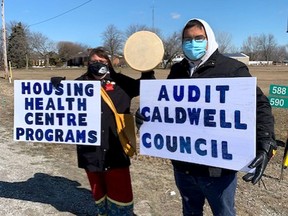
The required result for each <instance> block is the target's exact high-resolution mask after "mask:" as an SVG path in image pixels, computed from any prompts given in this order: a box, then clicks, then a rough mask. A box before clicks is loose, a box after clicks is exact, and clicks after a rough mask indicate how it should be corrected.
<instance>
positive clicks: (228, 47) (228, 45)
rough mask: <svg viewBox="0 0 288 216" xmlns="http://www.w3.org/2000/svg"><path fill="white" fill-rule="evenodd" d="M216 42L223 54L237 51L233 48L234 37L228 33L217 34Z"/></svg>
mask: <svg viewBox="0 0 288 216" xmlns="http://www.w3.org/2000/svg"><path fill="white" fill-rule="evenodd" d="M215 37H216V41H217V43H218V49H219V52H221V53H228V52H231V51H232V50H233V49H235V48H234V47H233V46H232V35H231V34H229V33H227V32H216V33H215Z"/></svg>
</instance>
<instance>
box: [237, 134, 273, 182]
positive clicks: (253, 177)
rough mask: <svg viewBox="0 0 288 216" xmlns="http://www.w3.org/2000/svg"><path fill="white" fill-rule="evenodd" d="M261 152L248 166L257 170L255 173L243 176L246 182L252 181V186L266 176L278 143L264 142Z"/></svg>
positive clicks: (260, 146)
mask: <svg viewBox="0 0 288 216" xmlns="http://www.w3.org/2000/svg"><path fill="white" fill-rule="evenodd" d="M259 148H260V149H259V150H258V151H257V153H256V157H255V159H254V160H253V161H252V163H251V164H250V165H249V166H248V167H249V168H251V169H253V168H255V172H254V173H247V174H246V175H244V176H243V178H242V179H243V180H244V181H246V182H249V181H251V182H252V184H254V185H255V184H256V183H257V182H258V181H259V180H260V179H261V177H262V176H263V174H264V171H265V169H266V167H267V164H268V162H269V160H270V159H271V157H272V155H273V150H276V149H277V145H276V142H275V141H274V140H273V139H269V140H263V141H262V142H261V143H260V145H259Z"/></svg>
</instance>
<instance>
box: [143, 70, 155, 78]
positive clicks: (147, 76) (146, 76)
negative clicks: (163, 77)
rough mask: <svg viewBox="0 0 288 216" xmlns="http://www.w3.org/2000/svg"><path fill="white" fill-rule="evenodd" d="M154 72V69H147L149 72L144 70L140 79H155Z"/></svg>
mask: <svg viewBox="0 0 288 216" xmlns="http://www.w3.org/2000/svg"><path fill="white" fill-rule="evenodd" d="M154 74H155V73H154V71H153V70H151V71H147V72H142V73H141V77H140V79H155V76H154Z"/></svg>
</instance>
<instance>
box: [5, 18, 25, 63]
mask: <svg viewBox="0 0 288 216" xmlns="http://www.w3.org/2000/svg"><path fill="white" fill-rule="evenodd" d="M27 51H28V42H27V37H26V34H25V31H24V28H23V26H22V24H21V22H19V23H18V24H16V25H15V26H13V27H12V32H11V34H10V36H9V37H8V49H7V57H8V61H10V62H11V65H12V67H17V68H23V67H25V65H26V55H27Z"/></svg>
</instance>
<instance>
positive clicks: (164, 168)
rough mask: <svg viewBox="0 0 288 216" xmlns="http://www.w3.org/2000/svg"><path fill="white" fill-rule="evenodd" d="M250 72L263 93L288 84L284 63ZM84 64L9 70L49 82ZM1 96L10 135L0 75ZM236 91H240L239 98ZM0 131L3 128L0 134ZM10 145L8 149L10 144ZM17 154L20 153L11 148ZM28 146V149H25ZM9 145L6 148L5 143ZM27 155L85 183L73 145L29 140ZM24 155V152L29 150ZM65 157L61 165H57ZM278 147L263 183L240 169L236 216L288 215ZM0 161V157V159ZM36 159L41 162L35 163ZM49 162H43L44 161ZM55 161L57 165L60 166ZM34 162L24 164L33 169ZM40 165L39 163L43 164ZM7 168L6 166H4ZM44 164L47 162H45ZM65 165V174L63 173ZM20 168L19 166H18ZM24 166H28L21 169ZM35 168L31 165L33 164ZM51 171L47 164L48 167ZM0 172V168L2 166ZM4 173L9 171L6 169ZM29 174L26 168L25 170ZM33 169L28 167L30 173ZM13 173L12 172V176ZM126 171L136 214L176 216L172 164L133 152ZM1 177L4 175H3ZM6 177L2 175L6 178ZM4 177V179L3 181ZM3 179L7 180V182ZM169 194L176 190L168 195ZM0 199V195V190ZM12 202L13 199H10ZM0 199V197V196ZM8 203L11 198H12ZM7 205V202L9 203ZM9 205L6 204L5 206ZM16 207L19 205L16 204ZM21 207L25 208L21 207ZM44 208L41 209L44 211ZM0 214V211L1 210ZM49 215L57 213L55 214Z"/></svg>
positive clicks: (163, 73) (9, 105)
mask: <svg viewBox="0 0 288 216" xmlns="http://www.w3.org/2000/svg"><path fill="white" fill-rule="evenodd" d="M249 69H250V72H251V74H252V76H255V77H257V84H258V86H259V87H260V88H261V89H262V90H263V92H264V93H265V94H266V95H268V93H269V86H270V85H271V84H278V85H286V86H287V85H288V67H287V66H267V67H266V66H263V67H259V66H258V67H256V66H255V67H250V68H249ZM85 70H86V69H85V68H65V69H64V68H63V69H59V68H51V69H50V68H49V69H46V68H42V69H30V70H16V69H15V70H13V79H15V80H16V79H17V80H22V79H24V80H49V79H50V77H53V76H65V77H66V78H67V80H74V79H75V78H77V77H79V76H80V75H81V74H83V73H84V72H85ZM117 71H121V73H124V74H126V75H128V76H131V77H133V78H139V77H140V73H139V72H137V71H134V70H132V69H130V68H121V69H117ZM168 73H169V70H163V69H156V70H155V75H156V78H157V79H166V77H167V75H168ZM0 89H1V92H0V96H1V101H2V103H1V109H0V112H1V116H0V120H1V127H3V128H4V129H5V134H8V135H9V136H11V138H10V139H12V129H13V121H12V119H13V84H12V83H11V84H10V83H9V82H8V80H4V79H0ZM240 94H241V92H239V96H240ZM138 106H139V98H135V99H134V100H133V103H132V112H134V111H135V110H136V108H138ZM273 115H274V117H275V134H276V138H277V139H280V140H283V141H284V140H286V136H287V130H288V110H287V109H279V108H273ZM2 133H4V132H2ZM1 146H2V149H3V148H5V149H6V148H7V146H5V143H4V142H2V144H1ZM10 148H11V147H10ZM13 148H15V149H16V150H17V152H19V151H22V150H19V149H17V148H18V147H13ZM27 148H30V149H29V150H28V149H27ZM8 149H9V147H8ZM24 152H25V153H27V155H42V154H43V155H45V157H48V158H49V160H51V161H53V162H54V161H55V162H56V161H57V164H58V165H57V169H59V170H61V171H62V173H64V174H65V177H66V178H69V179H77V180H78V181H79V182H81V183H83V182H84V183H83V184H84V185H85V187H87V182H86V183H85V181H86V177H85V176H84V175H83V176H80V177H79V169H78V168H77V166H76V164H75V160H76V159H75V152H74V149H72V150H71V148H69V147H67V145H57V146H56V145H55V144H47V145H46V146H45V147H43V144H34V145H33V146H31V145H30V147H29V146H28V147H26V150H25V151H24ZM28 153H29V154H28ZM64 156H65V163H64V162H63V163H60V162H61V161H62V160H63V157H64ZM282 156H283V148H279V150H278V151H277V153H276V155H275V157H274V158H272V160H271V162H270V163H269V165H268V167H267V169H266V172H265V176H264V177H263V181H264V183H265V187H264V185H263V184H262V183H260V184H259V185H255V186H253V185H252V184H248V183H245V182H244V181H242V179H241V177H242V175H243V174H242V173H239V179H238V189H237V194H236V210H237V215H240V216H247V215H250V216H254V215H255V216H271V215H274V216H284V215H285V216H286V215H288V205H287V200H288V195H287V192H288V171H287V170H284V179H283V180H282V181H279V176H280V169H281V162H282ZM0 159H1V157H0ZM1 163H2V169H4V168H3V167H5V169H7V170H9V171H10V170H12V169H15V167H12V164H10V163H11V162H10V163H9V164H6V161H1ZM39 163H41V162H39ZM47 163H48V162H47ZM59 163H60V164H61V165H59ZM34 165H35V164H29V167H31V168H33V166H34ZM43 165H44V164H43ZM6 166H7V167H6ZM46 166H48V165H47V164H46ZM67 166H69V172H68V171H67ZM20 168H21V167H20ZM23 169H28V168H24V167H23ZM33 169H35V168H33ZM51 169H52V168H51ZM2 171H3V170H2ZM7 172H8V171H7ZM27 172H28V171H27ZM31 172H32V171H31ZM15 175H16V174H15ZM131 175H132V181H133V190H134V196H135V198H134V199H135V207H136V213H137V214H138V215H139V216H141V215H143V216H149V215H153V216H154V215H156V216H158V215H159V216H162V215H165V216H166V215H167V216H178V215H181V213H180V212H181V201H180V195H179V193H178V191H177V188H176V186H175V183H174V179H173V173H172V168H171V164H170V162H169V161H168V160H165V159H160V158H154V157H148V156H142V155H137V156H135V157H134V158H133V159H132V165H131ZM2 178H4V177H3V176H2ZM5 178H6V177H5ZM8 180H9V179H8ZM8 180H6V181H8ZM171 192H176V195H172V193H171ZM0 198H1V194H0ZM12 201H13V200H12ZM0 203H2V202H1V199H0ZM12 203H13V202H12ZM12 203H11V205H12ZM7 208H9V205H8V206H7ZM19 208H21V207H19ZM23 208H24V207H23ZM44 208H45V206H44V207H43V209H44ZM0 213H1V210H0ZM205 213H206V215H211V212H210V210H209V208H208V207H207V206H205ZM54 215H62V214H61V213H59V214H54Z"/></svg>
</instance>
